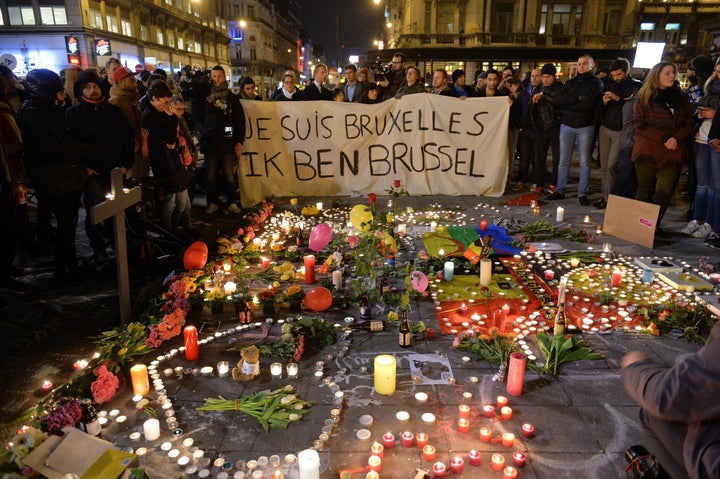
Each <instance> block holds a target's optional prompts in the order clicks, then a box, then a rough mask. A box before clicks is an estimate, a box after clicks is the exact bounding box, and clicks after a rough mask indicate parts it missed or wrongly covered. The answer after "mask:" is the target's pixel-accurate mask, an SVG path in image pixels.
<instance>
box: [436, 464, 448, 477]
mask: <svg viewBox="0 0 720 479" xmlns="http://www.w3.org/2000/svg"><path fill="white" fill-rule="evenodd" d="M446 469H447V468H446V467H445V464H443V463H442V462H436V463H435V464H433V476H434V477H445V470H446Z"/></svg>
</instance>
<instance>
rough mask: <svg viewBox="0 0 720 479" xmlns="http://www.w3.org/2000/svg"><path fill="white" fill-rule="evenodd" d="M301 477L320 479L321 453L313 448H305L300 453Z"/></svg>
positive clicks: (304, 478) (301, 478)
mask: <svg viewBox="0 0 720 479" xmlns="http://www.w3.org/2000/svg"><path fill="white" fill-rule="evenodd" d="M297 458H298V467H299V468H300V479H320V455H319V454H318V452H317V451H315V450H313V449H305V450H304V451H300V452H299V453H298V456H297Z"/></svg>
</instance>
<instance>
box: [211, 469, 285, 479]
mask: <svg viewBox="0 0 720 479" xmlns="http://www.w3.org/2000/svg"><path fill="white" fill-rule="evenodd" d="M218 475H219V474H218ZM284 477H285V474H283V473H282V471H280V470H276V471H275V472H273V473H272V474H270V479H283V478H284Z"/></svg>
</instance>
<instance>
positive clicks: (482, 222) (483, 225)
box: [480, 220, 488, 231]
mask: <svg viewBox="0 0 720 479" xmlns="http://www.w3.org/2000/svg"><path fill="white" fill-rule="evenodd" d="M487 227H488V222H487V220H480V231H486V230H487Z"/></svg>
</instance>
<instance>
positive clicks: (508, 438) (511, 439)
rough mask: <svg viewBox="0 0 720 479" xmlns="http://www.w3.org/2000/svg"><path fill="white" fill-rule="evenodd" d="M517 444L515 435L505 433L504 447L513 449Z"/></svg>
mask: <svg viewBox="0 0 720 479" xmlns="http://www.w3.org/2000/svg"><path fill="white" fill-rule="evenodd" d="M514 444H515V434H513V433H511V432H504V433H503V435H502V445H503V446H505V447H513V445H514Z"/></svg>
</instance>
